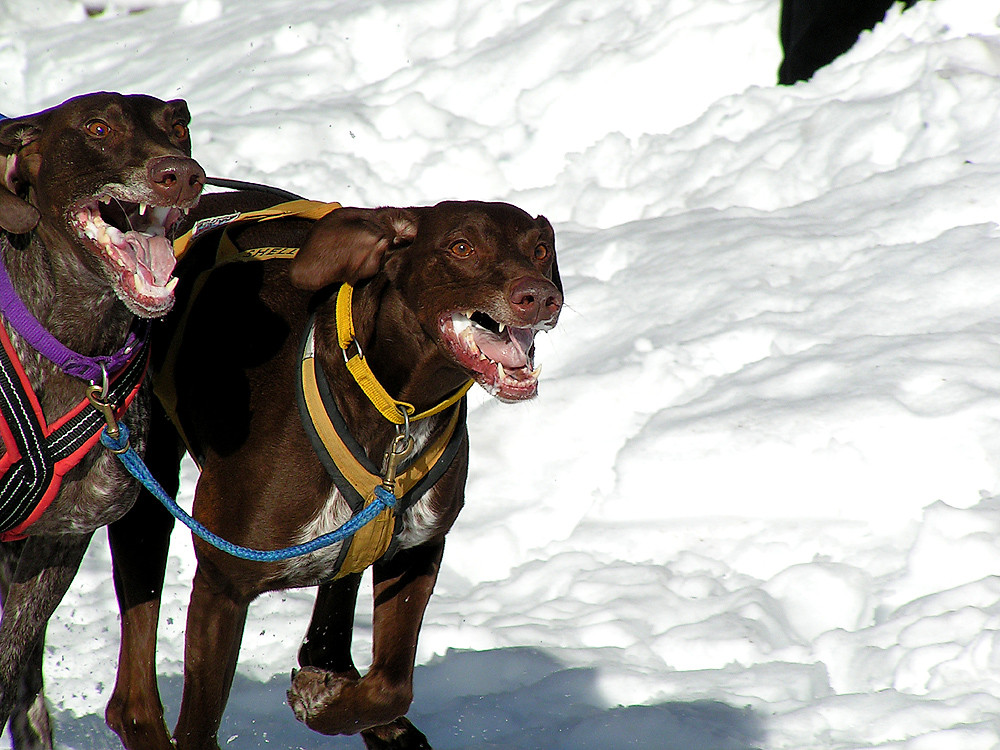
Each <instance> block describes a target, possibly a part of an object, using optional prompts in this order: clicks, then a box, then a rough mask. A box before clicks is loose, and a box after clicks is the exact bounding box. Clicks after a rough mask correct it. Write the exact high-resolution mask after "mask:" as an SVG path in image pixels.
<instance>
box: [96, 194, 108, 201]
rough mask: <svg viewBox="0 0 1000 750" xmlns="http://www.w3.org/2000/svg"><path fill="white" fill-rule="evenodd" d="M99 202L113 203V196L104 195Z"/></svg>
mask: <svg viewBox="0 0 1000 750" xmlns="http://www.w3.org/2000/svg"><path fill="white" fill-rule="evenodd" d="M97 200H99V201H100V202H101V203H111V196H110V195H102V196H101V197H100V198H98V199H97Z"/></svg>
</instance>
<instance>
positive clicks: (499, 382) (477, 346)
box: [439, 311, 541, 401]
mask: <svg viewBox="0 0 1000 750" xmlns="http://www.w3.org/2000/svg"><path fill="white" fill-rule="evenodd" d="M439 325H440V328H441V333H442V334H443V335H444V340H445V342H446V343H447V344H448V346H449V348H450V349H451V352H452V354H453V355H454V356H455V358H456V359H457V360H458V362H459V363H460V364H461V365H462V366H463V367H465V368H466V370H468V371H469V374H470V375H472V377H473V378H474V379H475V381H476V382H477V383H479V384H480V385H481V386H482V387H483V388H485V389H486V390H487V391H488V392H489V393H490V394H492V395H493V396H495V397H496V398H498V399H500V400H501V401H523V400H525V399H529V398H532V397H534V396H535V395H536V394H537V393H538V373H539V372H540V371H541V368H540V367H535V363H534V360H535V333H536V331H535V329H533V328H514V327H511V326H505V325H503V324H502V323H498V322H497V321H495V320H494V319H493V318H491V317H490V316H489V315H487V314H486V313H483V312H478V311H467V312H453V313H450V314H446V315H444V316H442V317H441V320H440V324H439Z"/></svg>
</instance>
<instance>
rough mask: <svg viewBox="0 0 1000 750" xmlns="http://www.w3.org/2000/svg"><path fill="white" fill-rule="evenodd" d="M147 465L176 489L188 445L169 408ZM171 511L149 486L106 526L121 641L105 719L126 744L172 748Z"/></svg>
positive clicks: (131, 748)
mask: <svg viewBox="0 0 1000 750" xmlns="http://www.w3.org/2000/svg"><path fill="white" fill-rule="evenodd" d="M150 420H151V425H150V431H149V437H148V440H147V444H146V466H148V467H149V469H150V471H152V472H153V475H154V476H155V477H156V478H157V479H158V480H159V482H160V484H161V485H162V486H163V488H164V490H166V492H167V494H169V495H170V496H171V497H176V496H177V489H178V487H179V485H180V480H179V478H178V475H179V472H180V461H181V453H182V450H181V449H180V448H179V442H178V441H179V439H178V437H177V433H176V432H175V431H174V429H173V427H172V426H171V425H170V421H169V419H168V417H167V415H166V414H165V413H164V412H163V410H162V409H160V408H159V406H158V404H154V405H153V409H152V413H151V416H150ZM173 527H174V519H173V517H172V516H171V515H170V514H169V513H168V512H167V511H166V510H165V509H164V508H163V506H162V505H160V503H159V502H157V501H156V499H155V498H154V497H153V496H152V495H151V494H149V492H147V491H146V490H141V491H140V493H139V497H138V499H137V500H136V502H135V505H133V506H132V508H131V510H129V512H128V513H126V514H125V515H124V516H122V517H121V518H120V519H118V520H117V521H115V522H114V523H112V524H110V525H109V526H108V541H109V542H110V543H111V560H112V563H113V568H114V581H115V594H116V596H117V597H118V609H119V611H120V612H121V648H120V650H119V655H118V675H117V678H116V679H115V689H114V690H113V691H112V693H111V698H110V699H109V700H108V707H107V709H106V710H105V712H104V718H105V721H106V722H107V724H108V726H109V727H111V729H112V730H114V732H115V734H117V735H118V737H119V738H120V739H121V741H122V744H123V745H124V746H125V747H126V748H128V750H172V749H173V744H172V743H171V742H170V733H169V732H168V731H167V726H166V724H165V723H164V721H163V706H162V703H161V701H160V693H159V690H158V688H157V685H156V629H157V622H158V620H159V616H160V598H161V595H162V593H163V578H164V573H165V571H166V566H167V552H168V551H169V548H170V532H171V530H172V529H173Z"/></svg>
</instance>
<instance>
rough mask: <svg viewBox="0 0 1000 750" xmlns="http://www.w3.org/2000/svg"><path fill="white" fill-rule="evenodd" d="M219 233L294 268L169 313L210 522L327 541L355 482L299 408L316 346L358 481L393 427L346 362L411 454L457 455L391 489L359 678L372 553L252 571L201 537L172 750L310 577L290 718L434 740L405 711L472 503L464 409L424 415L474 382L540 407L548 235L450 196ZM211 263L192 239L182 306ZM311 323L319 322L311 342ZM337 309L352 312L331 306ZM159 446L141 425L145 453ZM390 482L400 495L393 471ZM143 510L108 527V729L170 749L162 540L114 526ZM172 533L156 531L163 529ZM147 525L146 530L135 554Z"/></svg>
mask: <svg viewBox="0 0 1000 750" xmlns="http://www.w3.org/2000/svg"><path fill="white" fill-rule="evenodd" d="M218 201H222V202H228V203H231V202H233V201H236V202H238V203H239V206H238V207H239V208H240V209H246V208H248V207H254V206H251V205H248V204H250V203H252V202H253V199H249V198H247V197H245V196H239V195H228V196H218V195H217V196H206V197H205V200H204V201H203V205H202V206H201V207H200V208H199V211H200V212H201V213H206V212H208V211H209V210H210V209H212V213H215V214H223V213H226V212H227V211H231V210H232V209H233V206H232V205H222V206H220V205H217V202H218ZM307 232H308V236H306V235H307ZM232 234H233V240H234V241H235V244H236V246H237V247H238V248H240V249H247V248H254V247H264V246H274V245H278V246H293V247H299V246H301V250H300V251H299V253H298V255H297V256H296V257H295V258H294V260H290V261H289V260H269V261H266V262H257V263H246V262H245V263H239V262H233V263H229V264H227V265H224V266H221V267H220V268H217V269H216V270H215V271H213V272H212V274H211V275H210V277H209V279H208V281H207V283H205V284H204V287H203V289H202V291H201V293H200V296H198V298H197V300H196V301H195V303H194V304H193V305H192V306H191V307H190V311H189V313H188V314H187V315H186V316H185V315H184V314H183V313H182V312H181V309H182V305H181V304H179V305H178V308H177V310H176V311H175V313H174V314H172V315H171V316H169V318H168V321H169V323H170V325H171V327H173V328H175V329H176V327H177V326H179V325H180V320H181V318H185V320H184V324H185V325H184V329H183V335H182V337H181V339H180V342H181V343H180V346H179V348H178V349H177V350H176V352H177V353H176V360H175V361H174V362H173V366H172V370H171V372H169V373H166V372H165V373H163V375H165V376H166V378H167V380H168V382H167V383H165V385H166V386H167V390H168V391H169V390H175V391H176V405H177V407H176V411H177V415H178V417H179V423H180V426H181V428H182V429H183V432H184V433H185V435H186V438H187V442H188V445H189V446H190V448H191V450H192V452H193V453H194V455H195V457H196V458H197V460H198V462H199V463H200V465H201V468H202V473H201V476H200V479H199V482H198V486H197V492H196V497H195V505H194V513H195V516H196V517H197V518H198V519H199V520H200V521H201V522H202V523H204V524H205V526H207V527H208V528H209V529H210V530H211V531H213V532H215V533H217V534H219V535H220V536H222V537H223V538H224V539H226V540H228V541H230V542H233V543H236V544H241V545H244V546H248V547H254V548H259V549H276V548H282V547H285V546H288V545H292V544H297V543H301V542H304V541H306V540H308V539H311V538H314V537H316V536H318V535H320V534H322V533H325V532H329V531H331V529H333V528H335V527H337V526H339V525H340V524H341V523H343V522H344V521H346V520H347V519H348V518H349V517H350V516H351V514H352V509H351V506H350V504H349V502H348V500H347V499H345V498H346V497H348V496H349V495H350V489H346V490H345V489H344V487H343V485H342V483H341V480H342V479H343V477H340V478H337V479H333V478H331V473H330V471H328V468H327V466H326V463H325V460H324V459H321V457H320V454H318V453H317V449H316V447H315V435H311V433H312V431H313V430H312V428H307V427H304V423H303V421H302V419H301V414H300V411H301V409H300V408H299V407H297V403H298V404H299V406H302V405H303V404H305V403H307V402H308V401H309V397H308V396H307V395H303V393H305V388H304V387H303V388H302V390H301V391H300V392H299V394H298V395H297V389H299V385H298V384H299V383H300V382H302V381H303V377H304V375H303V373H305V372H306V371H307V370H306V368H304V366H303V363H304V362H307V361H311V360H310V359H309V357H310V356H311V354H312V353H313V352H314V360H315V362H316V363H318V364H319V365H320V367H319V368H318V370H319V371H320V377H325V380H326V381H328V384H329V394H328V398H329V399H330V400H331V401H332V402H333V403H334V405H335V409H334V411H335V412H339V415H340V416H341V417H342V420H343V424H344V426H346V430H347V431H348V432H349V437H348V438H346V439H345V442H348V443H350V442H355V443H356V444H357V445H356V446H355V449H356V450H357V451H360V453H361V454H363V455H362V456H361V459H360V460H361V462H363V463H365V464H369V465H370V466H371V467H372V468H370V469H369V471H370V472H371V473H374V474H376V475H379V474H380V473H381V469H380V468H379V467H382V466H383V457H384V454H386V453H387V449H389V447H390V446H393V445H395V443H394V440H397V438H398V435H399V434H400V432H399V431H400V430H403V431H405V427H399V428H397V425H396V424H394V423H393V422H392V421H390V420H389V418H387V417H386V416H385V415H384V413H383V412H382V411H381V410H380V409H379V408H377V407H376V405H375V403H373V400H371V399H370V398H369V397H368V396H366V394H365V392H364V391H363V390H362V388H361V387H360V386H359V382H358V381H357V380H356V379H355V377H354V376H353V375H352V374H351V372H349V369H348V366H347V365H346V363H345V361H346V360H347V359H348V358H352V359H353V358H354V357H355V355H357V357H358V359H363V360H364V361H365V362H366V363H367V365H368V366H369V367H370V370H371V372H372V373H373V374H374V376H375V378H376V379H377V381H378V382H379V383H381V384H382V386H384V388H385V389H386V391H387V392H388V393H389V394H391V395H392V397H393V398H394V399H398V400H399V401H403V402H407V403H409V404H412V406H413V407H414V410H415V412H417V414H415V415H414V416H413V418H412V422H411V423H410V430H411V437H412V439H413V441H414V446H413V449H412V453H411V454H410V456H411V457H412V456H417V455H419V456H421V458H420V461H423V460H424V458H423V457H424V456H426V455H427V453H428V451H430V450H431V449H432V448H433V446H438V445H443V444H444V443H445V438H443V437H442V436H443V435H445V434H446V433H447V432H448V431H449V430H452V431H453V432H452V433H451V434H452V437H451V439H450V440H448V441H447V444H448V445H449V446H452V450H451V452H450V453H448V452H447V451H442V455H444V456H445V458H443V459H442V460H441V461H439V462H438V463H437V465H436V471H432V472H431V476H430V478H429V479H426V480H423V484H422V485H419V486H418V488H417V489H416V490H415V491H414V492H411V493H409V494H408V495H404V496H403V497H400V499H399V506H398V507H397V509H396V510H397V522H396V525H395V527H393V526H392V525H391V524H390V525H389V527H388V529H389V532H394V533H392V534H391V536H392V539H391V541H390V542H389V544H390V546H389V551H388V554H385V555H384V556H381V557H380V558H378V559H377V561H375V562H374V568H373V574H374V599H375V610H374V618H373V629H374V633H373V639H374V644H373V652H374V653H373V661H372V665H371V668H370V669H369V670H368V672H367V674H365V675H364V676H363V677H360V676H359V673H358V671H357V670H356V669H355V667H354V664H353V662H352V660H351V654H350V647H351V631H352V628H353V617H354V606H355V600H356V595H357V590H358V584H359V581H360V578H361V572H360V571H361V570H363V569H364V568H365V567H366V565H367V564H370V561H365V560H363V559H361V560H360V562H359V560H358V559H355V557H354V554H355V553H354V550H355V548H354V546H350V547H349V548H348V545H349V544H350V542H343V543H338V544H336V545H334V546H331V547H328V548H326V549H324V550H321V551H316V552H312V553H310V554H309V555H307V556H305V557H299V558H295V559H292V560H288V561H284V562H248V561H244V560H240V559H237V558H235V557H232V556H230V555H228V554H226V553H224V552H220V551H218V550H217V549H215V548H213V547H210V546H208V545H207V544H205V543H203V542H201V541H200V540H197V542H196V551H197V556H198V569H197V573H196V574H195V579H194V588H193V592H192V595H191V604H190V607H189V610H188V621H187V633H186V647H185V668H184V672H185V681H184V693H183V699H182V704H181V709H180V716H179V719H178V724H177V728H176V730H175V737H174V739H175V741H176V743H177V744H176V747H177V748H180V749H181V750H191V749H192V748H199V749H201V750H204V749H206V748H213V749H214V748H217V747H218V745H217V741H216V737H215V735H216V732H217V730H218V727H219V723H220V720H221V717H222V713H223V709H224V707H225V704H226V700H227V697H228V692H229V689H230V686H231V684H232V679H233V674H234V671H235V669H236V660H237V654H238V652H239V647H240V640H241V637H242V633H243V628H244V623H245V619H246V614H247V606H248V605H249V603H250V602H251V601H252V600H253V599H254V598H255V597H257V596H258V595H260V594H261V593H263V592H265V591H271V590H276V589H283V588H289V587H299V586H311V585H319V586H320V589H319V593H318V596H317V602H316V607H315V610H314V613H313V621H312V623H311V624H310V626H309V630H308V635H307V638H306V640H305V642H304V645H303V646H302V649H301V651H300V652H299V662H300V665H301V667H302V669H301V670H300V671H298V672H296V673H294V675H293V679H292V686H291V690H289V693H288V695H289V702H290V704H291V706H292V708H293V710H294V712H295V715H296V716H297V717H298V718H299V719H300V720H301V721H304V722H305V723H306V724H307V725H308V726H310V727H311V728H313V729H315V730H317V731H319V732H322V733H324V734H355V733H358V732H360V733H361V734H362V737H363V738H364V740H365V743H366V744H367V746H368V747H369V748H395V749H397V750H403V749H404V748H429V747H430V746H429V745H428V744H427V740H426V739H425V738H424V736H423V735H422V734H421V733H420V732H419V731H418V730H417V729H416V728H414V727H413V725H412V724H410V723H409V722H408V721H407V720H406V719H405V718H404V716H403V715H404V714H405V713H406V711H407V709H408V707H409V705H410V701H411V698H412V676H413V661H414V656H415V651H416V643H417V634H418V631H419V629H420V624H421V619H422V617H423V612H424V608H425V607H426V605H427V601H428V599H429V597H430V595H431V591H432V589H433V587H434V582H435V579H436V576H437V572H438V566H439V564H440V561H441V555H442V552H443V548H444V537H445V534H446V533H447V531H448V530H449V529H450V528H451V526H452V524H453V523H454V521H455V518H456V517H457V515H458V512H459V510H460V509H461V507H462V504H463V496H464V485H465V477H466V467H467V456H468V442H467V435H466V432H465V425H464V403H462V402H461V401H459V402H457V403H456V404H455V405H453V406H448V407H447V408H445V409H443V410H442V411H440V412H438V413H436V414H433V415H431V416H427V417H426V418H420V417H419V413H420V412H423V411H424V410H427V409H430V408H431V407H433V406H434V405H436V404H439V403H441V402H442V401H443V400H445V399H447V397H449V395H450V394H455V393H456V391H459V390H460V389H462V388H463V386H464V385H466V384H467V383H468V381H469V380H470V379H472V380H475V381H476V382H478V383H479V384H481V385H482V386H483V387H485V388H486V389H487V390H488V391H489V392H490V393H492V394H493V395H494V396H496V397H497V398H498V399H500V400H502V401H510V402H513V401H521V400H523V399H528V398H531V397H533V396H534V395H535V393H536V389H537V370H536V369H535V365H534V361H533V360H534V336H535V334H536V332H538V331H543V330H549V329H551V328H552V327H553V326H554V325H555V324H556V321H557V319H558V316H559V312H560V309H561V307H562V291H561V286H560V282H559V276H558V272H557V270H556V259H555V245H554V234H553V231H552V227H551V225H550V224H549V222H548V221H547V220H545V219H544V218H542V217H539V218H532V217H530V216H529V215H528V214H526V213H525V212H523V211H521V210H520V209H518V208H515V207H513V206H511V205H508V204H504V203H477V202H467V203H461V202H448V203H441V204H438V205H436V206H433V207H427V208H381V209H357V208H342V209H337V210H334V211H332V213H329V214H328V215H327V216H326V217H324V218H322V219H320V220H319V221H318V222H316V223H315V225H314V226H312V228H311V231H309V226H308V224H306V223H303V222H300V221H298V220H277V221H272V222H267V223H263V224H259V225H252V226H251V227H250V228H247V229H244V230H237V231H233V232H232ZM212 249H213V248H211V247H210V248H209V252H211V250H212ZM204 254H205V251H203V250H201V249H200V248H199V245H198V244H196V245H195V246H194V249H193V250H192V251H191V253H190V254H189V255H188V256H187V257H185V258H184V260H183V261H182V268H181V270H180V271H179V275H180V277H181V285H180V287H179V290H178V298H179V299H180V300H183V299H184V297H185V294H186V290H188V289H190V287H191V286H192V285H193V284H194V283H195V282H194V277H195V275H196V272H197V269H198V268H199V267H201V266H204V264H205V260H204V258H202V257H199V256H201V255H204ZM189 264H190V265H189ZM345 282H346V283H351V284H353V285H354V290H353V300H352V304H351V305H349V308H350V309H351V311H352V312H353V323H354V327H355V329H356V331H355V338H354V340H353V341H350V342H349V343H348V344H347V351H342V347H341V346H340V345H339V344H338V332H337V304H338V299H341V300H342V299H343V298H342V297H341V296H340V295H341V294H343V293H344V292H343V291H341V292H340V294H338V285H340V284H341V283H345ZM312 315H314V316H315V329H314V332H313V334H312V336H310V337H304V334H305V332H306V331H307V330H308V329H309V325H310V318H311V316H312ZM340 315H341V320H343V318H344V312H343V310H341V313H340ZM173 333H175V334H176V331H174V332H173ZM358 350H360V353H359V352H358ZM304 352H306V354H304ZM157 390H158V392H160V384H159V381H158V385H157ZM311 437H312V438H313V439H312V440H311ZM155 439H157V438H156V434H155V431H154V436H153V437H152V438H151V448H150V452H151V453H152V452H153V451H154V449H153V448H152V441H153V440H155ZM161 447H162V448H163V449H164V452H165V453H166V454H168V458H167V459H166V460H164V461H163V464H162V465H163V466H169V467H170V470H171V471H172V472H173V476H174V477H176V467H177V461H178V455H179V450H178V448H177V445H176V443H173V444H171V443H170V441H165V444H164V445H162V446H161ZM321 452H322V451H321ZM153 458H154V461H156V460H157V459H155V457H153ZM420 461H416V462H415V464H416V463H419V462H420ZM427 461H428V462H429V459H427ZM157 466H158V467H159V466H160V464H159V463H158V464H157ZM158 470H159V469H158ZM403 470H404V467H403V466H401V467H400V472H401V476H402V472H403ZM406 481H409V480H406ZM390 484H391V482H390ZM399 487H400V488H401V489H406V486H405V484H404V479H403V478H401V479H400V480H399ZM171 488H172V489H175V488H176V479H174V481H173V482H172V483H171ZM142 505H143V503H139V504H137V506H136V508H135V509H134V510H133V512H132V513H130V514H129V516H127V517H126V519H124V520H123V522H122V525H116V526H115V527H112V537H113V539H114V538H116V537H117V538H118V540H117V542H116V543H115V544H114V545H113V549H114V550H115V555H116V557H115V563H116V569H117V570H118V571H119V573H125V574H126V576H127V578H128V585H126V586H123V587H121V589H120V591H121V592H122V594H123V601H122V606H123V631H124V632H125V635H124V636H123V650H122V660H121V662H120V665H119V678H118V684H117V685H116V687H115V692H114V695H113V698H112V704H111V706H110V707H109V723H110V724H111V725H112V727H113V728H114V729H115V730H116V731H118V733H119V735H120V736H121V737H122V739H123V741H124V743H125V745H126V747H128V748H131V749H132V750H140V748H141V749H142V750H150V748H155V749H156V750H167V748H169V747H171V745H170V744H169V741H168V739H167V736H166V733H165V732H164V729H163V721H162V711H161V709H160V706H159V699H158V696H157V694H156V692H155V691H156V686H155V679H154V677H155V676H154V675H153V674H152V665H153V663H154V662H153V659H152V654H153V650H152V644H153V641H154V640H155V626H156V607H157V606H158V605H157V603H156V601H155V598H156V597H155V593H156V592H158V591H159V586H160V585H161V583H162V568H156V567H155V566H151V565H148V564H147V563H146V562H145V561H147V560H148V559H149V552H150V548H151V547H156V546H158V544H159V545H165V543H166V535H165V534H163V535H162V536H161V542H159V543H157V542H155V541H154V540H153V539H152V538H151V535H150V532H149V531H148V529H149V528H150V527H149V526H148V525H146V522H143V523H142V524H139V523H133V524H132V525H131V526H126V525H125V524H128V523H130V517H132V516H133V515H134V514H137V513H138V512H139V511H140V510H141V507H142ZM160 515H161V517H162V513H161V514H160ZM164 526H166V531H167V532H168V531H169V522H167V523H166V524H164ZM140 528H145V529H147V531H146V532H145V533H144V534H143V535H141V536H142V539H141V542H138V543H133V542H132V541H131V540H134V539H136V538H137V537H136V533H137V532H136V530H137V529H140ZM162 531H163V526H161V532H162ZM361 533H362V532H359V536H360V535H361ZM383 541H385V540H383ZM354 544H357V541H355V542H354ZM140 554H142V557H141V558H140V557H139V555H140ZM164 554H165V553H163V554H155V555H154V557H155V558H156V559H159V560H162V559H163V556H164ZM375 554H376V555H378V554H379V553H378V552H376V553H375ZM361 557H362V558H363V555H362V556H361ZM345 560H346V561H345ZM142 572H145V573H146V574H148V575H147V576H146V578H144V579H140V578H139V574H140V573H142ZM337 574H340V577H335V576H336V575H337ZM122 580H124V579H122ZM151 591H152V592H154V596H153V597H152V598H151V597H150V595H149V592H151ZM126 641H127V642H128V643H129V647H128V648H127V649H126V648H125V646H124V644H125V643H126Z"/></svg>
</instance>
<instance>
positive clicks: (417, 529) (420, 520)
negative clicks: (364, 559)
mask: <svg viewBox="0 0 1000 750" xmlns="http://www.w3.org/2000/svg"><path fill="white" fill-rule="evenodd" d="M411 434H412V435H413V439H414V450H415V451H418V452H419V451H422V450H423V449H424V448H425V447H426V445H427V442H428V436H429V434H430V429H429V427H427V426H425V425H424V424H423V423H420V424H418V425H415V426H414V429H413V430H412V433H411ZM434 492H435V488H433V487H431V488H430V489H429V490H428V491H427V492H425V493H424V494H423V495H422V496H421V497H420V498H418V499H417V500H416V502H414V503H413V504H412V505H411V506H410V507H409V508H407V509H406V511H405V512H404V513H403V517H402V528H401V530H400V533H399V534H398V536H397V540H398V543H399V546H400V547H401V548H403V549H406V548H409V547H415V546H417V545H419V544H423V543H424V542H426V541H428V540H429V539H430V538H431V537H432V536H433V535H434V533H435V532H436V531H437V527H438V521H439V520H440V519H439V517H438V514H437V513H436V512H435V511H434V502H433V496H434ZM351 515H352V513H351V509H350V506H349V505H348V504H347V501H346V500H345V499H344V496H343V495H342V494H341V493H340V491H339V490H337V489H336V488H334V489H333V491H332V492H331V493H330V496H329V497H327V499H326V501H325V502H324V503H323V506H322V507H321V508H320V510H319V512H318V513H317V514H316V515H315V516H313V518H312V519H311V520H310V521H309V522H308V523H306V524H305V525H303V526H302V528H301V529H299V532H298V534H297V538H296V539H295V540H294V543H295V544H304V543H306V542H309V541H312V540H313V539H316V538H317V537H320V536H322V535H324V534H329V533H330V532H332V531H335V530H336V529H338V528H340V527H341V526H343V525H344V523H346V522H347V521H348V520H350V518H351ZM350 541H351V540H350V539H346V540H344V541H340V542H335V543H333V544H331V545H330V546H328V547H324V548H323V549H320V550H317V551H315V552H311V553H309V554H308V555H303V556H301V557H295V558H291V559H290V560H288V561H287V562H286V568H285V575H286V576H288V577H290V578H292V579H294V581H295V582H294V583H292V584H291V585H308V584H309V583H315V582H318V581H322V580H326V579H328V578H329V577H330V576H331V575H332V574H333V572H334V571H335V568H336V565H337V561H338V560H339V559H340V557H341V554H342V552H343V551H344V545H345V544H350Z"/></svg>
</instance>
